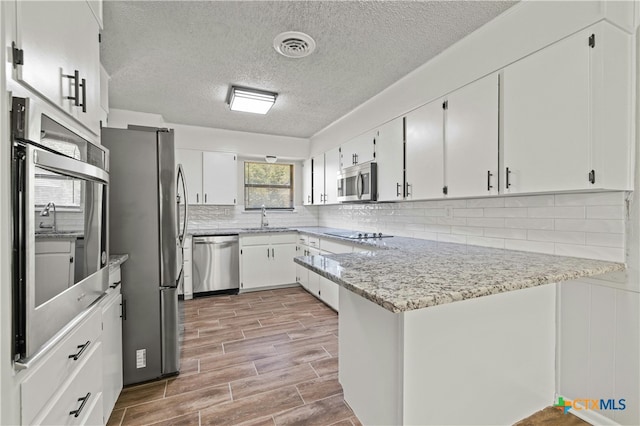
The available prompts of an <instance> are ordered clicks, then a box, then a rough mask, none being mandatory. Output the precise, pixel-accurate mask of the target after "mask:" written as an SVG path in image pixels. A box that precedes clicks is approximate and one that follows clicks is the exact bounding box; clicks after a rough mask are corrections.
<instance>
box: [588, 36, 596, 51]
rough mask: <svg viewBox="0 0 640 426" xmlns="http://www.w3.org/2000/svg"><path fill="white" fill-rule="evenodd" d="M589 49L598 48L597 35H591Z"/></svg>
mask: <svg viewBox="0 0 640 426" xmlns="http://www.w3.org/2000/svg"><path fill="white" fill-rule="evenodd" d="M589 47H590V48H592V49H593V48H594V47H596V35H595V34H591V35H590V36H589Z"/></svg>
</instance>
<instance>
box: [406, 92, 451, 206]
mask: <svg viewBox="0 0 640 426" xmlns="http://www.w3.org/2000/svg"><path fill="white" fill-rule="evenodd" d="M406 176H407V182H406V198H407V199H409V200H422V199H427V198H441V197H442V187H443V186H444V114H443V109H442V101H435V102H431V103H429V104H427V105H424V106H421V107H420V108H418V109H416V110H414V111H412V112H410V113H409V114H407V117H406Z"/></svg>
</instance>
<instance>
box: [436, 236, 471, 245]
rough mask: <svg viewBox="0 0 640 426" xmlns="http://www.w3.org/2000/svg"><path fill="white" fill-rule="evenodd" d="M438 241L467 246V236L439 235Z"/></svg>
mask: <svg viewBox="0 0 640 426" xmlns="http://www.w3.org/2000/svg"><path fill="white" fill-rule="evenodd" d="M438 241H442V242H445V243H458V244H467V236H466V235H453V234H438Z"/></svg>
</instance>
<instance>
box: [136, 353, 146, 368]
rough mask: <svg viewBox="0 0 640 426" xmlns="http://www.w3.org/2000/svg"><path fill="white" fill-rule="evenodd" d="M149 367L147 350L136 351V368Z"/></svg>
mask: <svg viewBox="0 0 640 426" xmlns="http://www.w3.org/2000/svg"><path fill="white" fill-rule="evenodd" d="M146 366H147V350H146V349H138V350H137V351H136V368H144V367H146Z"/></svg>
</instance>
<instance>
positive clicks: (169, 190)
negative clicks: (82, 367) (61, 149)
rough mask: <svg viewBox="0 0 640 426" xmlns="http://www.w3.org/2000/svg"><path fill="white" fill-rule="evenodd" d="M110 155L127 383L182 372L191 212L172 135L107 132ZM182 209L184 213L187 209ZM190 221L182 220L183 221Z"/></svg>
mask: <svg viewBox="0 0 640 426" xmlns="http://www.w3.org/2000/svg"><path fill="white" fill-rule="evenodd" d="M102 143H103V145H105V146H106V147H108V148H109V150H110V153H111V175H112V179H111V189H110V194H111V196H110V200H109V203H110V206H109V216H110V221H111V225H110V232H109V243H110V247H111V250H112V251H113V252H114V253H128V254H129V260H128V261H127V264H126V267H124V268H123V269H122V293H123V303H124V304H125V314H124V318H123V322H122V324H123V333H122V337H123V342H122V344H123V375H124V384H125V385H128V384H132V383H139V382H143V381H147V380H151V379H155V378H158V377H163V376H167V375H172V374H177V373H178V372H179V369H180V327H181V324H180V320H179V318H180V316H179V302H178V287H179V286H180V285H181V281H182V279H183V274H182V268H183V259H182V241H183V236H184V232H185V230H186V223H187V220H186V219H187V218H186V214H185V213H186V209H185V207H184V206H180V201H186V199H187V198H186V197H180V198H178V195H177V194H178V186H180V187H181V190H182V191H184V190H185V183H184V174H183V173H182V171H180V172H179V173H178V172H177V171H176V168H175V166H174V156H175V154H174V140H173V130H168V129H156V128H138V127H137V128H136V130H133V129H110V128H104V129H102ZM181 207H182V208H181ZM181 216H183V217H181Z"/></svg>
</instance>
